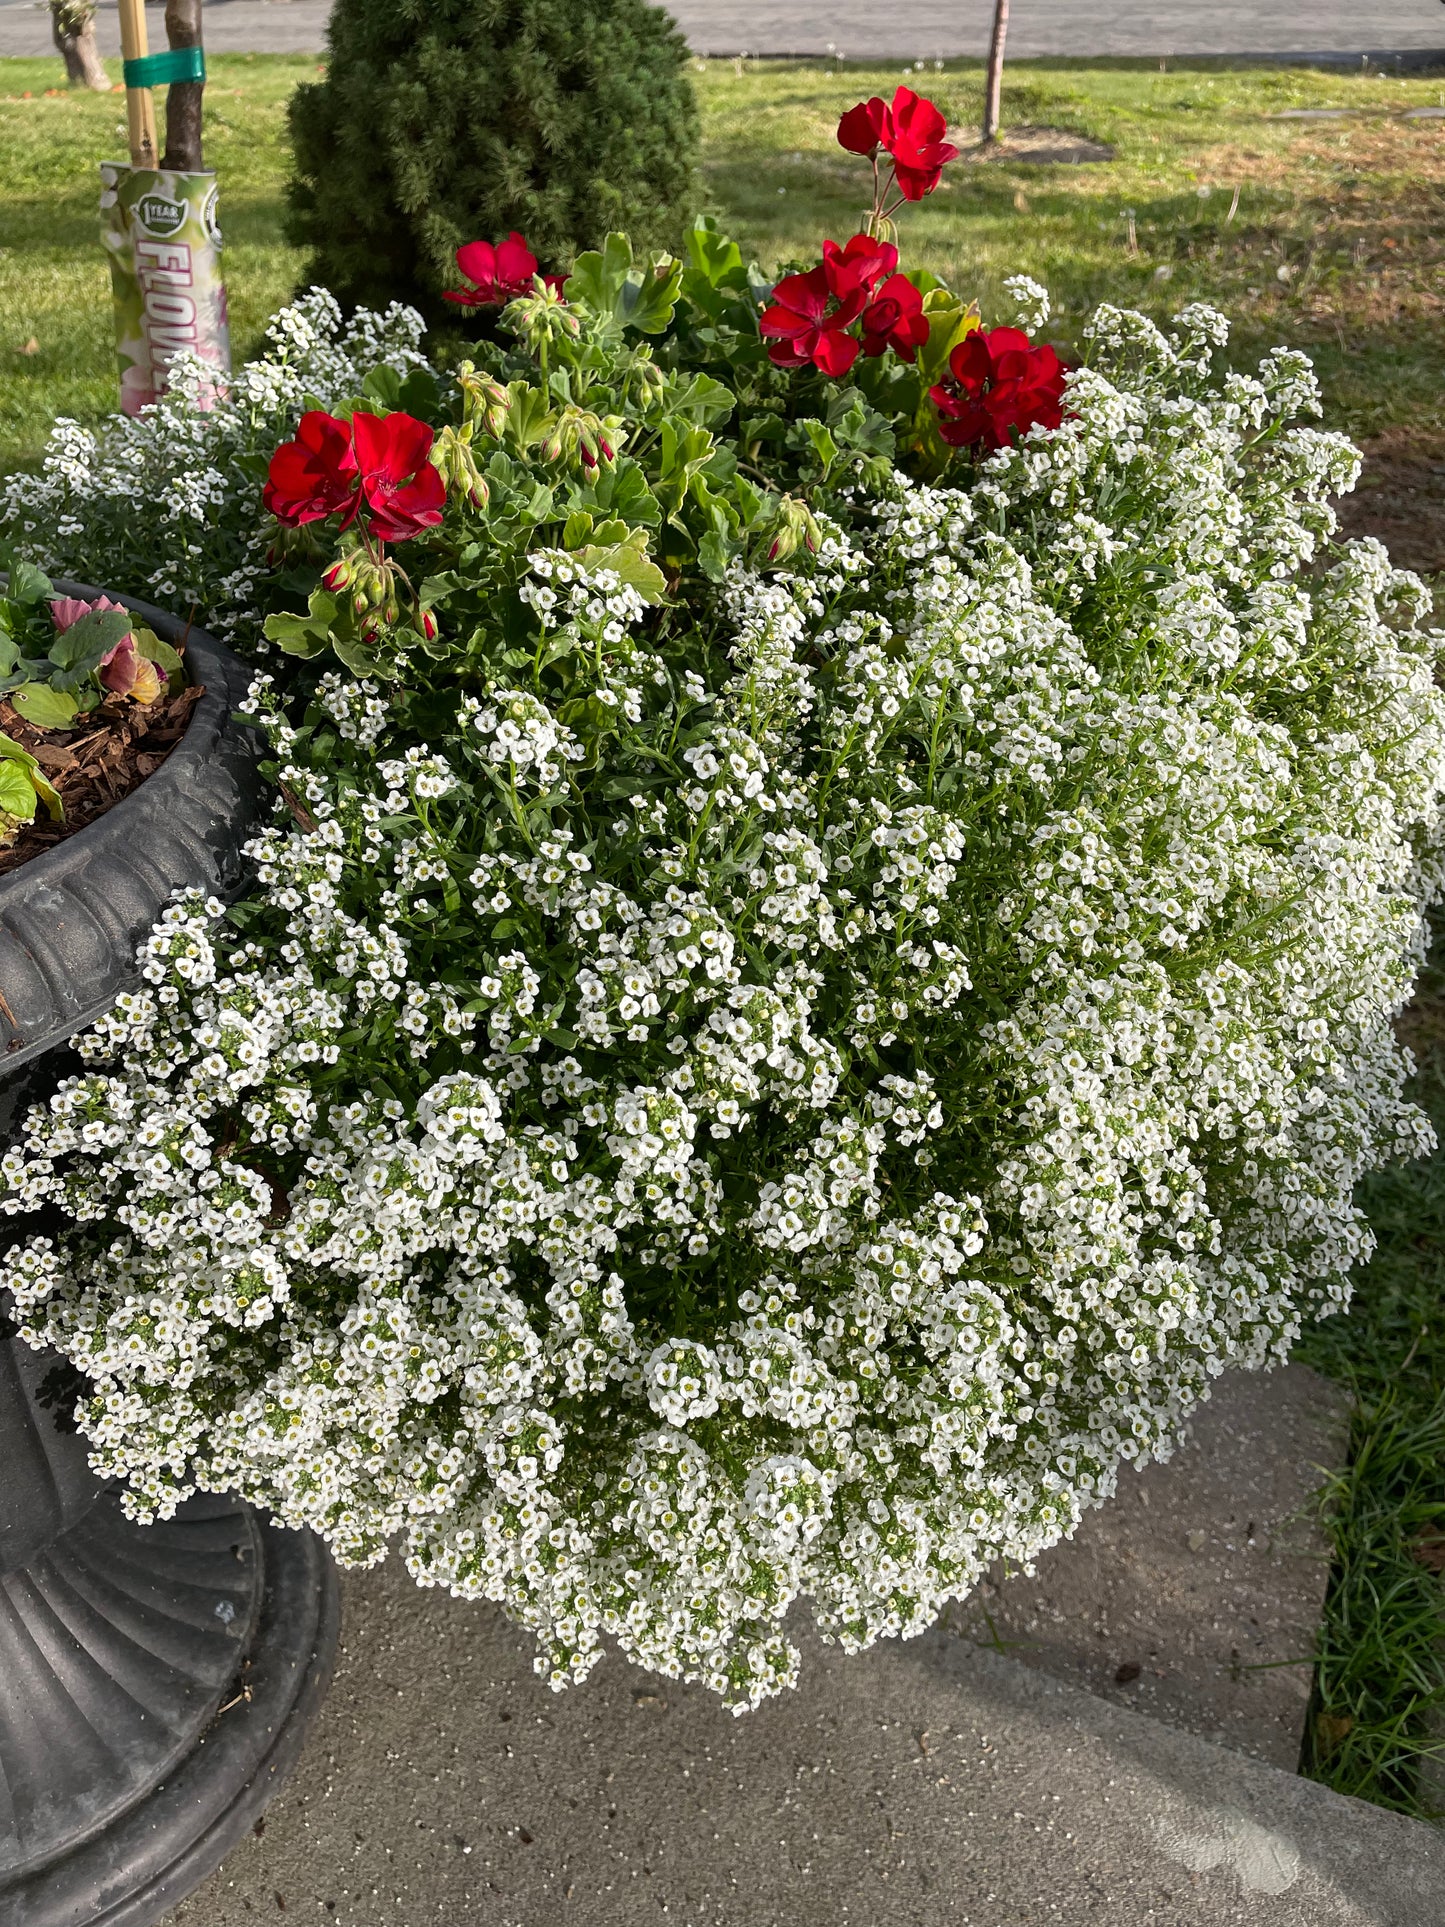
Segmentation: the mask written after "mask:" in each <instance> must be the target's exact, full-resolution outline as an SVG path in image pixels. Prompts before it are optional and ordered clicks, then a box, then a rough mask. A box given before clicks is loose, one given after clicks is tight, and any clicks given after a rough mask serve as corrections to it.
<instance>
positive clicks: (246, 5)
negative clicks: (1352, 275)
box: [0, 0, 1445, 61]
mask: <svg viewBox="0 0 1445 1927" xmlns="http://www.w3.org/2000/svg"><path fill="white" fill-rule="evenodd" d="M150 8H151V16H152V19H153V23H154V24H153V25H152V27H151V40H152V44H153V45H162V44H164V34H163V31H162V28H161V4H160V0H150ZM329 11H330V8H329V5H328V4H327V0H206V7H205V35H206V45H207V47H208V48H209V49H210V50H211V51H212V52H213V53H237V52H240V53H314V52H317V51H318V50H319V49H320V48H321V47H322V45H323V43H324V38H325V27H326V19H327V15H328V13H329ZM670 11H671V12H672V14H673V15H674V17H675V18H676V19H677V21H678V22H679V24H680V25H681V26H682V28H683V30H684V32H685V33H686V34H687V36H688V40H689V42H690V44H691V45H692V47H693V49H694V51H696V52H698V53H702V54H708V53H720V54H733V53H738V52H741V51H747V52H749V53H755V54H768V53H771V54H788V53H814V54H823V53H826V52H828V51H829V50H830V49H832V48H836V49H837V50H838V51H839V52H841V53H843V54H845V55H846V56H848V57H849V58H852V59H861V58H872V57H885V58H897V59H900V60H902V59H906V60H915V59H928V60H931V59H934V58H936V57H938V56H942V55H955V56H956V55H968V56H973V57H975V58H981V57H982V55H983V53H984V51H985V49H986V47H987V44H988V33H989V24H990V22H991V20H992V17H993V0H911V4H909V5H907V6H903V7H895V8H892V9H888V8H879V7H878V6H876V5H874V4H873V3H872V0H795V4H792V5H789V6H782V5H779V4H778V3H777V0H673V3H672V5H671V7H670ZM99 33H100V44H101V48H102V51H104V52H105V53H107V54H111V55H114V54H117V53H118V52H119V50H120V38H119V30H118V27H117V14H116V7H115V0H101V7H100V25H99ZM1381 50H1394V51H1396V52H1413V53H1416V54H1419V53H1421V52H1427V51H1435V50H1439V51H1440V52H1441V57H1442V61H1445V7H1442V6H1441V5H1440V0H1369V4H1367V5H1364V6H1361V5H1359V4H1358V0H1259V3H1258V4H1250V0H1097V3H1096V4H1094V5H1090V6H1084V5H1082V4H1080V0H1029V4H1028V5H1027V6H1020V7H1018V8H1016V9H1015V15H1014V19H1013V21H1012V24H1011V25H1010V28H1009V52H1010V54H1011V55H1012V56H1013V57H1014V58H1015V59H1028V58H1029V57H1031V56H1036V55H1045V54H1066V55H1120V54H1126V55H1143V56H1154V55H1167V54H1175V55H1182V54H1251V53H1253V54H1268V53H1299V52H1302V51H1303V52H1318V53H1333V54H1342V55H1358V54H1362V53H1367V52H1369V53H1376V52H1379V51H1381ZM51 51H52V48H51V43H50V27H49V19H48V15H47V13H46V10H45V8H44V7H43V6H40V7H37V6H36V5H34V4H33V0H0V55H4V54H45V53H49V52H51Z"/></svg>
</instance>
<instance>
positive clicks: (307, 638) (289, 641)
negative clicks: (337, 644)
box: [261, 615, 331, 656]
mask: <svg viewBox="0 0 1445 1927" xmlns="http://www.w3.org/2000/svg"><path fill="white" fill-rule="evenodd" d="M261 627H262V630H263V631H264V633H265V634H266V635H267V636H268V637H269V638H270V640H271V641H272V642H274V643H276V644H278V645H279V647H281V648H282V649H284V650H285V652H286V654H287V655H288V656H319V655H320V654H321V652H322V650H323V649H325V647H326V645H327V643H328V642H329V641H330V639H331V638H330V635H329V633H328V632H327V631H325V630H320V631H318V629H317V628H316V626H315V625H314V624H313V622H312V620H311V618H310V616H287V615H279V616H267V618H266V620H265V622H263V623H262V625H261Z"/></svg>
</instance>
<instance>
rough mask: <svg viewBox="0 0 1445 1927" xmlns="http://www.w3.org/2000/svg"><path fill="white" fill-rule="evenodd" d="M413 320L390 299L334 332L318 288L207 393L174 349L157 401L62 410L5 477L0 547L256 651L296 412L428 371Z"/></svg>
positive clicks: (199, 371)
mask: <svg viewBox="0 0 1445 1927" xmlns="http://www.w3.org/2000/svg"><path fill="white" fill-rule="evenodd" d="M422 328H423V324H422V318H421V316H420V315H419V314H417V312H416V310H415V309H413V308H403V307H401V306H399V305H396V304H393V306H392V307H391V308H389V309H388V310H387V312H386V313H385V314H380V315H378V314H373V313H371V312H369V311H368V310H366V309H362V310H360V311H359V312H358V313H356V314H355V315H353V317H352V318H351V320H350V321H349V322H347V323H345V324H344V325H343V322H342V317H341V310H340V308H339V307H338V306H337V303H336V300H335V297H334V296H332V295H330V294H328V293H327V292H326V291H325V289H323V288H313V289H312V290H311V291H310V293H309V294H307V295H304V296H303V297H302V298H301V299H300V300H298V301H296V302H295V303H293V305H292V306H291V307H289V308H283V309H282V310H281V312H280V313H279V314H278V315H276V316H275V317H274V318H273V319H272V321H271V323H270V325H269V327H268V328H267V330H266V342H265V352H264V353H263V354H262V355H261V356H260V357H259V358H258V359H256V360H255V361H250V362H247V363H246V364H245V365H244V366H243V367H241V368H239V369H238V370H237V371H236V373H235V375H234V376H233V377H232V378H231V380H230V382H229V383H228V385H227V387H226V389H225V390H224V392H223V393H222V394H221V395H220V396H219V397H218V396H217V394H216V371H215V369H214V368H213V367H211V365H210V364H209V363H207V362H203V361H197V360H195V359H194V357H192V356H189V355H182V356H179V357H178V358H177V360H176V362H175V364H174V366H173V368H172V373H171V386H170V390H169V392H168V393H167V394H165V395H164V396H162V398H161V399H160V400H159V401H158V402H155V403H154V404H153V405H151V406H150V407H148V408H146V409H144V410H143V411H142V412H141V414H140V415H138V416H135V417H134V418H132V417H129V416H126V415H112V416H110V417H108V418H107V420H106V422H105V423H104V424H103V426H102V427H101V428H99V429H98V430H96V429H89V428H84V427H82V426H81V424H80V423H79V422H75V421H70V420H68V419H65V418H64V417H62V418H61V419H60V420H59V421H57V423H56V424H55V427H54V429H53V430H52V432H51V436H50V440H49V442H48V443H47V444H46V448H45V454H44V458H43V460H42V463H41V467H40V472H39V473H38V474H29V473H22V474H16V475H12V476H10V477H9V478H8V479H7V480H5V481H3V482H0V546H3V547H4V548H5V549H6V550H7V551H8V552H10V553H13V554H15V555H17V556H20V557H23V558H25V559H27V560H29V561H32V562H35V563H37V564H38V565H39V566H40V567H41V568H43V569H45V570H46V571H47V572H48V573H49V574H51V575H59V576H72V577H74V578H76V579H77V580H79V581H82V582H88V583H97V584H99V585H101V586H102V587H104V588H106V589H110V590H112V591H115V590H124V591H126V592H127V593H129V594H131V595H139V596H150V597H153V598H154V599H155V600H156V601H157V602H159V603H161V604H162V605H163V606H164V607H166V608H169V609H178V610H181V611H184V610H186V609H187V608H199V609H202V610H204V611H205V618H206V623H207V626H208V627H209V628H211V629H212V630H214V631H215V632H216V633H217V634H218V635H222V636H225V637H226V638H227V639H230V640H236V641H238V642H239V643H241V644H242V646H243V647H244V648H245V649H246V650H247V651H248V652H250V653H256V652H257V651H258V649H259V650H260V651H261V652H263V653H264V650H265V644H264V642H263V641H262V639H261V635H260V623H261V614H262V612H261V611H260V610H259V609H258V607H257V592H258V588H259V586H260V584H261V583H262V582H263V581H264V579H265V578H266V576H267V575H268V574H270V573H272V572H273V571H272V570H271V567H270V564H269V563H268V559H267V550H268V548H269V547H270V545H271V542H272V540H273V538H274V535H275V529H274V525H273V524H272V522H271V520H270V517H269V516H268V515H267V514H266V513H265V511H264V510H263V508H262V506H261V492H260V480H261V479H262V478H263V477H264V475H265V468H266V461H267V458H268V457H269V456H270V454H271V451H272V450H273V449H274V448H275V446H276V444H277V443H278V442H279V441H284V440H285V439H286V438H287V437H288V436H289V435H291V434H293V433H294V432H295V427H296V423H297V421H298V420H299V419H300V416H301V413H302V411H303V410H304V409H306V408H314V407H323V408H325V407H329V406H332V405H334V404H335V403H336V402H338V401H340V400H342V399H343V398H344V397H346V396H349V395H356V394H359V393H361V392H362V385H363V383H364V382H365V381H366V379H367V377H368V376H370V377H371V379H372V381H373V384H375V382H376V381H377V380H378V376H377V373H376V371H377V370H382V371H386V372H389V373H391V374H392V375H395V376H406V375H408V374H410V373H411V372H412V371H413V370H417V369H424V368H425V367H426V363H425V361H424V360H423V357H422V355H421V354H420V352H419V349H420V343H421V338H422Z"/></svg>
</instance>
